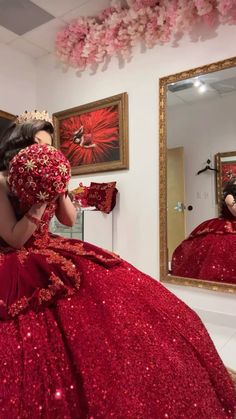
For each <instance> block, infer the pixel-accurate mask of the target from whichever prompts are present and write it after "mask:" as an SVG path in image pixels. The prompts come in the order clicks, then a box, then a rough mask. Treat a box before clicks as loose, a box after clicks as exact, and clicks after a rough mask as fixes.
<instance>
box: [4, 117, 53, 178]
mask: <svg viewBox="0 0 236 419" xmlns="http://www.w3.org/2000/svg"><path fill="white" fill-rule="evenodd" d="M38 131H46V132H48V133H49V134H50V135H52V134H53V131H54V129H53V126H52V124H51V123H50V122H47V121H29V122H25V123H24V124H16V123H15V122H13V123H12V124H11V125H10V126H9V127H8V128H7V130H6V131H5V132H4V134H3V136H2V138H0V171H2V170H7V169H8V165H9V162H10V160H11V159H12V158H13V157H14V156H15V155H16V154H17V153H18V152H19V151H20V150H22V149H23V148H25V147H27V146H29V145H32V144H34V143H35V140H34V138H35V135H36V134H37V132H38Z"/></svg>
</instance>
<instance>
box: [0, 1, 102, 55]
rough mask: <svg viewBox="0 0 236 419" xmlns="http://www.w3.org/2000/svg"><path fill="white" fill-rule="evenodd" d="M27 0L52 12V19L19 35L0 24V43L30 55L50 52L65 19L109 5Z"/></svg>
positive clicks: (86, 2)
mask: <svg viewBox="0 0 236 419" xmlns="http://www.w3.org/2000/svg"><path fill="white" fill-rule="evenodd" d="M31 2H32V3H34V4H36V5H37V6H39V7H40V8H41V9H43V10H45V11H46V12H48V13H50V14H51V15H53V16H54V19H52V20H50V21H49V22H47V23H44V24H43V25H40V26H38V27H36V28H35V29H33V30H31V31H29V32H26V33H25V34H23V35H21V36H19V35H17V34H16V33H14V32H12V31H9V30H8V29H6V28H4V27H3V26H1V25H0V45H1V44H5V45H7V46H9V47H11V48H13V49H15V50H18V51H19V52H22V53H24V54H26V55H28V56H30V57H33V58H40V57H42V56H44V55H47V54H50V53H53V52H54V50H55V37H56V34H57V32H58V31H59V30H60V29H62V28H63V27H64V26H65V25H66V24H67V23H68V22H70V21H71V20H73V19H75V18H77V17H79V16H93V15H96V14H97V13H99V12H100V11H102V10H103V9H105V8H106V7H109V6H110V0H31ZM0 13H1V1H0ZM12 13H14V9H13V10H12Z"/></svg>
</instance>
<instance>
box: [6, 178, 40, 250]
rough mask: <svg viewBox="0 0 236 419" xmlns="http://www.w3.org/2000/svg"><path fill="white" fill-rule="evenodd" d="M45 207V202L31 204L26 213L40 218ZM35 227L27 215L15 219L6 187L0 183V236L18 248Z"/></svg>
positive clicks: (27, 238)
mask: <svg viewBox="0 0 236 419" xmlns="http://www.w3.org/2000/svg"><path fill="white" fill-rule="evenodd" d="M45 208H46V204H36V205H33V206H32V207H31V208H30V210H29V211H28V214H29V216H31V217H34V218H36V219H38V220H41V218H42V216H43V213H44V211H45ZM29 218H30V217H29ZM36 228H37V225H36V224H35V223H34V222H33V221H32V219H31V220H30V219H28V218H27V216H24V217H22V218H21V220H19V221H17V219H16V217H15V214H14V211H13V208H12V205H11V203H10V201H9V198H8V196H7V191H6V188H5V187H4V186H3V185H2V184H1V183H0V237H1V238H2V239H3V240H4V241H5V242H6V243H7V244H9V246H11V247H14V248H16V249H20V248H21V247H22V246H24V244H25V243H26V242H27V241H28V240H29V238H30V237H31V236H32V234H33V233H34V232H35V230H36Z"/></svg>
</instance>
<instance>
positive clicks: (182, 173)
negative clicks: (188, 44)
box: [160, 57, 236, 293]
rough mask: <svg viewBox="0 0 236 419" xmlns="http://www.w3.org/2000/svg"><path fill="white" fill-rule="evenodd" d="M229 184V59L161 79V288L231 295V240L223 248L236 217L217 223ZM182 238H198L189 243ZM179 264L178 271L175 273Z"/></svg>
mask: <svg viewBox="0 0 236 419" xmlns="http://www.w3.org/2000/svg"><path fill="white" fill-rule="evenodd" d="M233 177H235V179H236V57H234V58H230V59H227V60H224V61H220V62H216V63H213V64H210V65H206V66H203V67H199V68H195V69H192V70H188V71H184V72H182V73H179V74H174V75H171V76H168V77H164V78H162V79H160V268H161V269H160V270H161V272H160V277H161V281H165V282H169V283H174V284H181V285H187V286H195V287H199V288H207V289H211V290H216V291H224V292H230V293H235V292H236V269H235V272H234V267H233V266H236V255H235V254H234V255H232V250H231V249H232V247H231V249H230V240H231V239H232V237H233V236H232V235H231V237H230V239H229V241H228V244H227V243H226V240H227V238H228V236H227V235H226V233H227V228H228V230H229V229H230V228H231V230H232V222H231V221H233V220H235V224H234V223H233V228H234V225H235V236H234V237H235V243H236V217H235V218H234V219H232V220H231V221H230V222H229V223H228V224H227V221H226V222H225V223H224V225H223V224H222V217H221V209H222V208H221V202H222V201H221V200H222V189H223V188H224V187H225V185H226V183H227V182H229V181H232V179H233ZM235 189H236V185H235ZM212 219H213V221H212V222H211V223H210V222H209V221H208V220H212ZM215 223H216V224H215ZM217 223H218V224H217ZM199 226H200V227H199ZM211 229H212V230H211ZM220 229H221V231H220ZM215 232H216V233H217V234H216V235H215V234H214V233H215ZM231 233H233V234H234V231H231ZM189 237H190V238H193V237H194V238H195V237H197V239H196V240H192V242H191V243H190V241H191V240H189ZM222 239H224V240H225V242H224V243H223V244H222V245H221V242H220V240H222ZM233 239H234V238H233ZM227 246H228V248H227V249H226V247H227ZM235 248H236V246H235V247H234V249H235ZM199 252H200V256H199ZM214 252H215V253H214ZM230 252H231V256H230ZM206 255H207V262H206V260H205V259H204V258H203V257H206ZM228 256H230V257H231V261H230V262H229V263H228V261H227V257H228ZM232 258H234V259H235V264H234V265H233V264H232ZM187 259H188V260H187ZM176 260H177V262H176ZM214 260H215V263H214ZM203 261H204V262H203ZM181 263H182V266H184V264H185V269H184V268H183V269H182V268H181V269H182V270H181V269H180V268H179V270H178V269H177V268H176V264H179V265H180V264H181ZM204 263H205V264H206V265H207V264H208V267H207V268H206V269H205V271H206V270H207V269H208V274H206V272H203V271H201V272H202V273H201V274H195V273H194V272H200V271H199V269H198V271H197V270H195V269H194V268H195V266H194V264H195V265H199V266H201V267H202V266H203V265H204ZM221 263H222V264H223V265H222V266H221V267H220V264H221ZM186 264H187V265H188V266H187V268H186ZM199 266H198V268H199ZM188 267H189V268H188ZM214 269H215V271H214ZM220 269H221V274H219V270H220ZM229 269H231V273H229ZM209 271H211V275H210V274H209ZM212 271H213V272H217V273H216V274H215V277H214V275H212ZM176 272H177V274H176ZM224 272H225V275H224ZM201 275H202V276H203V278H201Z"/></svg>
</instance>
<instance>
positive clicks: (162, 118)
mask: <svg viewBox="0 0 236 419" xmlns="http://www.w3.org/2000/svg"><path fill="white" fill-rule="evenodd" d="M235 66H236V57H233V58H229V59H227V60H223V61H218V62H216V63H212V64H209V65H205V66H202V67H198V68H194V69H191V70H187V71H183V72H181V73H177V74H173V75H170V76H167V77H162V78H161V79H160V85H159V88H160V90H159V99H160V114H159V199H160V201H159V202H160V204H159V210H160V216H159V219H160V280H161V281H162V282H168V283H172V284H178V285H185V286H191V287H197V288H205V289H210V290H213V291H223V292H228V293H236V285H233V284H221V283H218V282H213V281H205V280H200V279H193V278H182V277H176V276H173V275H168V253H167V117H166V111H167V86H168V84H170V83H176V82H178V81H181V80H185V79H188V78H192V77H196V76H200V75H202V74H206V73H213V72H215V71H220V70H224V69H227V68H230V67H235Z"/></svg>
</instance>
